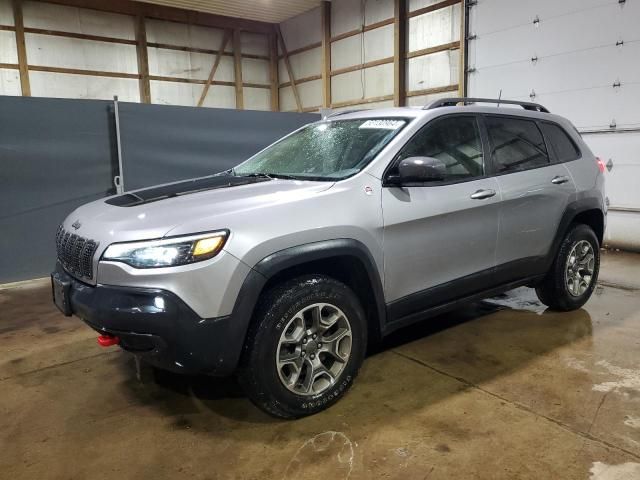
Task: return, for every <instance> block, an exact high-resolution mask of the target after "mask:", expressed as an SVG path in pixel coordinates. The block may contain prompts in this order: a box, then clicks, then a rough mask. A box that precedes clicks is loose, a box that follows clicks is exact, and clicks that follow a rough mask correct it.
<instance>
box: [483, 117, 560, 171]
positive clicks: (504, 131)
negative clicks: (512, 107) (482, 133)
mask: <svg viewBox="0 0 640 480" xmlns="http://www.w3.org/2000/svg"><path fill="white" fill-rule="evenodd" d="M485 122H486V125H487V130H488V132H489V139H490V141H491V160H492V161H493V165H494V167H495V169H496V172H497V173H501V172H517V171H522V170H528V169H530V168H536V167H541V166H544V165H548V164H549V155H548V154H547V149H546V147H545V144H544V139H543V138H542V134H541V133H540V130H539V129H538V126H537V125H536V124H535V122H533V121H531V120H523V119H519V118H512V117H485Z"/></svg>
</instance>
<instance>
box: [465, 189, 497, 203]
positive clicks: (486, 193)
mask: <svg viewBox="0 0 640 480" xmlns="http://www.w3.org/2000/svg"><path fill="white" fill-rule="evenodd" d="M495 194H496V191H495V190H489V189H487V190H478V191H477V192H474V193H472V194H471V198H472V199H473V200H484V199H485V198H489V197H493V196H494V195H495Z"/></svg>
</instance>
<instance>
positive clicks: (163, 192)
mask: <svg viewBox="0 0 640 480" xmlns="http://www.w3.org/2000/svg"><path fill="white" fill-rule="evenodd" d="M269 180H270V179H269V178H267V177H235V176H232V175H214V176H212V177H204V178H196V179H194V180H185V181H182V182H177V183H172V184H170V185H163V186H160V187H150V188H145V189H144V190H138V191H136V192H132V193H125V194H123V195H118V196H117V197H112V198H110V199H109V200H105V203H108V204H109V205H114V206H116V207H135V206H137V205H144V204H145V203H151V202H157V201H159V200H165V199H167V198H173V197H178V196H180V195H187V194H190V193H197V192H202V191H205V190H215V189H217V188H228V187H236V186H239V185H248V184H251V183H258V182H267V181H269Z"/></svg>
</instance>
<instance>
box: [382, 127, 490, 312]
mask: <svg viewBox="0 0 640 480" xmlns="http://www.w3.org/2000/svg"><path fill="white" fill-rule="evenodd" d="M484 153H485V152H484V150H483V142H482V136H481V131H480V128H479V123H478V118H477V117H476V116H475V115H472V114H471V115H470V114H456V115H448V116H444V117H439V118H436V119H434V120H432V121H430V122H429V123H428V124H427V125H426V126H425V127H423V128H422V130H420V131H419V132H418V133H417V134H416V135H415V136H414V137H413V138H412V139H411V140H409V141H408V142H407V144H406V145H405V146H404V147H403V148H402V150H401V151H400V153H399V154H398V156H397V157H396V158H395V159H394V161H393V162H392V164H391V165H390V169H389V170H388V171H387V175H393V174H395V170H397V168H396V167H397V164H398V163H399V161H400V160H402V159H404V158H408V157H415V156H425V157H435V158H437V159H439V160H441V161H442V162H443V163H444V164H445V165H446V178H445V180H444V181H438V182H426V183H424V184H423V185H420V186H411V187H394V186H390V187H385V188H383V191H382V211H383V219H384V268H385V296H386V299H387V301H388V302H389V301H391V302H398V301H400V300H401V299H402V300H405V302H404V305H403V306H399V304H398V303H396V308H393V307H392V308H391V309H390V312H391V315H390V316H391V317H402V316H406V315H407V314H409V313H410V310H412V309H414V310H419V309H425V308H428V307H430V306H434V305H437V304H442V303H445V302H446V301H449V300H451V299H452V298H456V297H463V296H465V294H467V293H469V291H470V290H473V289H477V288H478V287H479V286H480V285H481V286H482V287H484V286H486V284H485V283H484V282H482V281H481V282H479V281H478V278H479V275H489V274H490V272H491V269H492V268H493V267H494V265H495V248H496V235H497V228H498V210H499V200H500V195H499V192H498V185H497V181H496V180H495V178H491V177H490V176H488V175H487V172H486V170H485V161H484V156H485V155H484ZM394 169H395V170H394Z"/></svg>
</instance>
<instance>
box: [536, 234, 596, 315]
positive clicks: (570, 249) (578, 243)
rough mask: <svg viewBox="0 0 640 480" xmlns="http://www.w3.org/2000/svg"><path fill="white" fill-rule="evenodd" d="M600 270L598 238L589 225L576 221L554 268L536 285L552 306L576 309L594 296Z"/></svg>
mask: <svg viewBox="0 0 640 480" xmlns="http://www.w3.org/2000/svg"><path fill="white" fill-rule="evenodd" d="M599 270H600V246H599V243H598V238H597V237H596V235H595V233H594V232H593V230H592V229H591V228H590V227H589V226H587V225H583V224H577V225H574V226H573V227H572V228H571V229H570V230H569V233H568V234H567V236H566V237H565V239H564V240H563V242H562V245H561V246H560V249H559V251H558V254H557V256H556V258H555V260H554V262H553V265H552V266H551V270H550V271H549V273H548V274H547V276H546V277H545V279H544V280H543V281H542V283H541V284H540V285H538V287H537V288H536V294H537V295H538V298H539V299H540V301H541V302H542V303H544V304H545V305H547V306H548V307H549V308H552V309H554V310H561V311H568V310H576V309H578V308H580V307H582V306H583V305H584V304H585V303H586V302H587V300H589V298H590V297H591V294H592V293H593V290H594V288H595V286H596V281H597V279H598V272H599Z"/></svg>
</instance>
